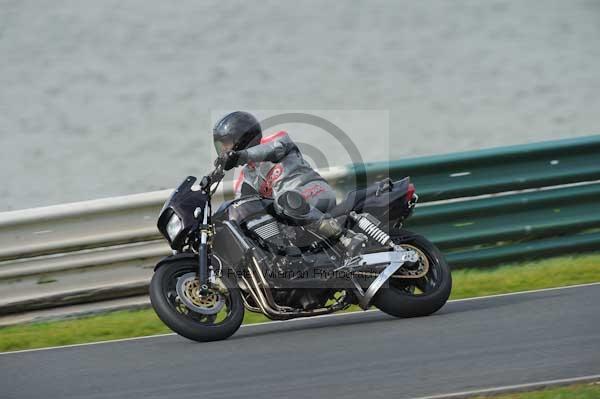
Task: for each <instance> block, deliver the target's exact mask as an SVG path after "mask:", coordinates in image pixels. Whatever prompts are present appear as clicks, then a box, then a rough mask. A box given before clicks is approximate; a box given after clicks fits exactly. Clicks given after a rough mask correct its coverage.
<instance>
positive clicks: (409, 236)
mask: <svg viewBox="0 0 600 399" xmlns="http://www.w3.org/2000/svg"><path fill="white" fill-rule="evenodd" d="M390 236H391V237H392V240H393V241H394V242H395V243H397V244H400V245H402V246H406V249H416V252H417V253H420V255H424V256H425V257H426V260H425V261H427V262H428V265H429V270H428V272H427V274H426V275H425V276H423V277H422V278H419V279H397V278H393V276H392V278H390V279H389V280H388V282H389V284H388V285H387V286H384V287H382V288H381V289H380V290H379V292H378V293H377V295H376V296H375V298H374V300H373V304H374V305H375V306H376V307H377V308H378V309H380V310H381V311H383V312H385V313H387V314H389V315H392V316H395V317H421V316H428V315H430V314H432V313H435V312H437V311H438V310H439V309H440V308H441V307H442V306H444V304H445V303H446V302H447V301H448V298H449V297H450V291H451V290H452V275H451V273H450V267H449V266H448V263H447V262H446V259H445V258H444V256H443V255H442V253H441V252H440V250H439V249H437V247H436V246H435V245H433V244H432V243H431V242H430V241H429V240H427V239H426V238H425V237H422V236H420V235H417V234H414V233H411V232H409V231H407V230H397V231H393V232H391V234H390ZM411 247H412V248H411Z"/></svg>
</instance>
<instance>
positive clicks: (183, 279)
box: [150, 259, 244, 342]
mask: <svg viewBox="0 0 600 399" xmlns="http://www.w3.org/2000/svg"><path fill="white" fill-rule="evenodd" d="M197 269H198V265H197V262H195V261H194V260H192V259H179V260H173V261H171V262H168V263H166V264H163V265H161V266H160V267H159V268H158V270H157V271H156V272H155V273H154V276H152V281H151V282H150V302H151V303H152V307H153V308H154V311H155V312H156V314H157V315H158V317H159V318H160V319H161V320H162V322H163V323H165V324H166V325H167V326H168V327H169V328H170V329H171V330H173V331H175V332H176V333H177V334H179V335H181V336H183V337H185V338H188V339H191V340H194V341H198V342H207V341H219V340H223V339H226V338H229V337H230V336H231V335H233V334H234V333H235V332H236V331H237V330H238V329H239V328H240V325H241V324H242V320H243V319H244V305H243V303H242V298H241V295H240V290H239V288H238V287H237V285H236V284H235V282H234V281H231V279H229V278H227V276H225V274H226V273H225V272H224V273H223V275H222V276H220V277H218V278H217V284H214V285H213V287H212V289H211V292H210V294H208V295H203V296H201V295H199V292H198V290H197V287H198V283H197V278H196V275H195V272H196V270H197Z"/></svg>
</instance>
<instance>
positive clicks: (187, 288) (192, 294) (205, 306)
mask: <svg viewBox="0 0 600 399" xmlns="http://www.w3.org/2000/svg"><path fill="white" fill-rule="evenodd" d="M176 290H177V295H178V296H179V299H180V300H181V302H183V303H184V305H185V306H187V307H188V308H189V309H190V310H193V311H194V312H197V313H200V314H205V315H213V314H217V313H219V312H220V311H221V309H222V308H223V306H224V305H225V298H224V297H223V294H221V293H220V292H219V291H217V290H215V289H211V290H209V292H208V293H207V294H205V295H201V294H200V283H199V282H198V276H197V275H196V273H194V272H192V273H187V274H184V275H183V276H181V277H179V278H178V279H177V286H176Z"/></svg>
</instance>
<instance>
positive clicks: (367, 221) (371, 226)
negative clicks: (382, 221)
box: [350, 211, 393, 245]
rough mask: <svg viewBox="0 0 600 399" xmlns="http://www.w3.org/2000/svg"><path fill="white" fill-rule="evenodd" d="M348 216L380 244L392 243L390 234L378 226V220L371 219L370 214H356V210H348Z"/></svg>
mask: <svg viewBox="0 0 600 399" xmlns="http://www.w3.org/2000/svg"><path fill="white" fill-rule="evenodd" d="M350 217H351V218H352V220H354V221H355V222H356V225H357V226H358V227H359V228H360V229H361V230H362V231H363V232H364V233H365V234H366V235H367V237H369V238H372V239H373V240H375V241H377V242H378V243H380V244H381V245H393V243H392V239H391V238H390V236H389V235H388V234H387V233H386V232H385V231H383V230H381V229H380V228H379V226H378V225H377V224H379V221H378V220H377V219H375V220H374V221H373V220H371V218H372V217H371V215H369V214H368V213H363V214H360V215H359V214H357V213H356V212H354V211H352V212H350Z"/></svg>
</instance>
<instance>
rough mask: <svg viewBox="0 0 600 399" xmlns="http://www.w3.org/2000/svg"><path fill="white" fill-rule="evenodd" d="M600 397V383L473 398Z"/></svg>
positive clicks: (576, 398)
mask: <svg viewBox="0 0 600 399" xmlns="http://www.w3.org/2000/svg"><path fill="white" fill-rule="evenodd" d="M482 398H494V399H598V398H600V383H597V382H596V383H591V384H578V385H571V386H566V387H559V388H547V389H543V390H540V391H532V392H519V393H511V394H505V395H494V396H477V397H476V398H473V399H482Z"/></svg>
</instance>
